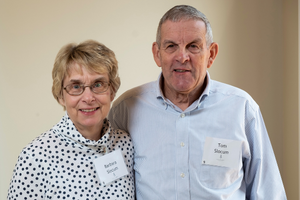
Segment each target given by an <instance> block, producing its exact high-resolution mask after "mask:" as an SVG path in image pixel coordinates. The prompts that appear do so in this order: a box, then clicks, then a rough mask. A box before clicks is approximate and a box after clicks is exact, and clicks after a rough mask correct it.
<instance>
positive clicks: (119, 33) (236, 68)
mask: <svg viewBox="0 0 300 200" xmlns="http://www.w3.org/2000/svg"><path fill="white" fill-rule="evenodd" d="M177 4H190V5H193V6H195V7H197V8H198V9H199V10H201V11H202V12H204V13H205V14H206V15H207V17H208V18H209V19H210V21H211V24H212V28H213V32H214V39H215V41H216V42H218V43H219V45H220V52H219V55H218V57H217V59H216V61H215V63H214V65H213V67H212V68H211V69H210V74H211V77H212V78H213V79H216V80H219V81H222V82H226V83H228V84H232V85H234V86H237V87H240V88H242V89H244V90H246V91H247V92H248V93H250V95H251V96H252V97H253V98H254V99H255V100H256V101H257V103H258V104H259V105H260V107H261V110H262V113H263V116H264V119H265V123H266V126H267V129H268V131H269V135H270V138H271V142H272V144H273V148H274V152H275V154H276V158H277V161H278V164H279V167H280V170H281V173H282V177H283V180H284V183H285V187H286V190H287V193H288V197H289V199H293V200H294V199H299V194H298V190H299V178H298V176H299V173H298V169H299V149H298V148H299V137H298V135H299V134H298V132H299V130H298V121H299V116H298V114H299V112H298V95H299V92H298V79H299V78H298V77H299V75H298V62H299V61H298V46H297V45H298V37H299V31H298V23H299V22H298V20H297V19H298V18H297V16H298V1H297V0H287V1H283V0H264V1H261V0H252V1H240V0H227V1H222V0H210V1H208V0H172V1H171V0H170V1H161V0H152V1H142V0H127V1H123V0H122V1H121V0H110V1H106V0H94V1H92V0H88V1H81V0H73V1H71V0H65V1H58V0H56V1H38V0H27V1H16V0H13V1H0V105H1V106H0V160H1V165H0V177H1V179H0V199H5V197H6V193H7V189H8V185H9V181H10V178H11V175H12V170H13V168H14V164H15V163H16V161H17V156H18V154H19V153H20V151H21V149H22V148H23V147H24V146H25V145H26V144H27V143H29V142H30V141H31V140H32V139H33V138H35V137H36V136H38V135H39V134H41V133H42V132H44V131H46V130H48V129H49V128H51V127H52V126H53V125H54V124H55V123H57V122H58V121H59V120H60V118H61V116H62V115H63V114H64V112H63V111H62V108H61V107H60V106H59V105H58V104H57V102H56V101H55V100H54V98H53V97H52V94H51V85H52V80H51V70H52V66H53V61H54V58H55V56H56V54H57V52H58V50H59V49H60V48H61V47H62V46H63V45H64V44H66V43H69V42H81V41H84V40H86V39H95V40H98V41H100V42H102V43H104V44H105V45H107V46H108V47H109V48H111V49H112V50H114V51H115V53H116V55H117V59H118V61H119V66H120V76H121V80H122V85H121V88H120V90H119V92H118V95H120V94H121V93H123V92H124V91H126V90H127V89H129V88H132V87H134V86H137V85H139V84H142V83H145V82H148V81H152V80H155V79H156V78H157V76H158V74H159V72H160V69H159V68H158V67H157V66H156V65H155V63H154V61H153V59H152V54H151V45H152V42H153V41H154V40H155V33H156V27H157V24H158V21H159V19H160V17H161V16H162V15H163V14H164V13H165V12H166V11H167V10H168V9H169V8H171V7H172V6H174V5H177ZM287 22H289V23H287Z"/></svg>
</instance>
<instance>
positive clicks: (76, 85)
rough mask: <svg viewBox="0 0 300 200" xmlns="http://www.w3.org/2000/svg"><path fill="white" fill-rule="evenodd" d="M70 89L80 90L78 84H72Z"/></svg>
mask: <svg viewBox="0 0 300 200" xmlns="http://www.w3.org/2000/svg"><path fill="white" fill-rule="evenodd" d="M72 89H80V84H73V85H72Z"/></svg>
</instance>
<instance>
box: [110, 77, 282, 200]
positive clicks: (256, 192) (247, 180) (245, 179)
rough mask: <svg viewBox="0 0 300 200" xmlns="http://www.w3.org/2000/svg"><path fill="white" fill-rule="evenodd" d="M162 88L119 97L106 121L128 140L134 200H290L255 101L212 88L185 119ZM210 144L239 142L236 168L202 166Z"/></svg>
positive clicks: (240, 93) (214, 84)
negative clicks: (131, 150) (212, 140)
mask: <svg viewBox="0 0 300 200" xmlns="http://www.w3.org/2000/svg"><path fill="white" fill-rule="evenodd" d="M160 80H161V75H160V77H159V78H158V80H157V81H154V82H150V83H147V84H144V85H142V86H139V87H136V88H133V89H131V90H129V91H127V92H125V93H124V94H123V95H121V96H120V97H119V98H118V99H117V100H116V101H115V102H114V104H113V106H112V109H111V111H110V113H109V120H110V121H111V123H112V125H113V126H115V127H117V128H120V129H123V130H125V131H127V132H129V133H130V135H131V138H132V141H133V144H134V148H135V154H134V170H135V184H136V197H137V200H188V199H193V200H199V199H209V200H225V199H226V200H243V199H249V200H283V199H286V194H285V191H284V187H283V183H282V180H281V177H280V173H279V169H278V166H277V163H276V159H275V156H274V153H273V150H272V146H271V143H270V140H269V137H268V133H267V130H266V127H265V124H264V121H263V118H262V116H261V112H260V109H259V107H258V105H257V104H256V103H255V101H254V100H253V99H252V98H251V97H250V96H249V95H248V94H247V93H246V92H244V91H242V90H240V89H238V88H235V87H233V86H229V85H226V84H223V83H220V82H217V81H214V80H211V79H210V77H209V74H208V73H207V78H206V81H207V82H206V83H207V86H206V88H205V90H204V92H203V94H202V95H201V96H200V98H199V99H198V100H196V101H195V102H194V103H193V104H192V105H190V106H189V107H188V108H187V109H186V110H185V111H182V110H181V109H180V108H178V107H177V106H176V105H174V104H173V103H172V102H170V101H169V100H168V99H165V98H164V96H163V94H162V92H161V89H160ZM207 137H211V138H215V139H216V140H218V139H226V140H230V141H239V142H240V144H241V145H240V148H238V149H236V151H238V152H240V154H239V155H240V156H239V157H238V158H237V160H235V162H236V163H238V164H237V166H236V167H234V168H231V167H224V166H219V165H209V164H204V163H203V160H202V157H203V154H204V153H205V152H206V150H205V148H204V145H205V141H206V138H207Z"/></svg>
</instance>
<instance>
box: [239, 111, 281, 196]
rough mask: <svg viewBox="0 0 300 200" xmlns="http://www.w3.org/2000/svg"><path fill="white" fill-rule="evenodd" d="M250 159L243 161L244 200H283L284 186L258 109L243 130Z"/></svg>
mask: <svg viewBox="0 0 300 200" xmlns="http://www.w3.org/2000/svg"><path fill="white" fill-rule="evenodd" d="M245 131H246V134H247V138H248V142H249V146H250V153H251V155H250V158H249V159H246V160H244V171H245V182H246V187H247V188H246V198H247V199H249V200H264V199H272V200H284V199H287V198H286V194H285V190H284V186H283V183H282V180H281V176H280V172H279V169H278V166H277V162H276V159H275V155H274V152H273V149H272V146H271V142H270V139H269V136H268V133H267V130H266V127H265V124H264V121H263V118H262V115H261V112H260V110H259V109H258V110H257V111H256V112H255V113H254V116H253V117H252V118H251V119H250V120H249V121H248V123H246V128H245Z"/></svg>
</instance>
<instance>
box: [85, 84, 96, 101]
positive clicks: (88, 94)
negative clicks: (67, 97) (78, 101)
mask: <svg viewBox="0 0 300 200" xmlns="http://www.w3.org/2000/svg"><path fill="white" fill-rule="evenodd" d="M82 100H83V101H85V102H86V103H91V102H93V101H94V100H95V93H94V92H93V91H92V90H91V88H90V87H86V88H85V90H84V91H83V93H82Z"/></svg>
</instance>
